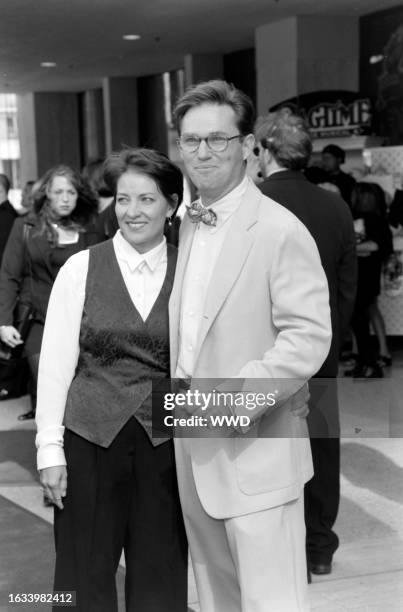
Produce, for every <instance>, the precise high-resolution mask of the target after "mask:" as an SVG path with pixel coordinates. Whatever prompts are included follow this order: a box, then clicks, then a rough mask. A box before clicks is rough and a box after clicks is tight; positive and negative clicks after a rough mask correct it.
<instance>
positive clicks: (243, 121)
mask: <svg viewBox="0 0 403 612" xmlns="http://www.w3.org/2000/svg"><path fill="white" fill-rule="evenodd" d="M202 104H218V105H220V106H230V107H231V108H232V109H233V111H234V112H235V115H236V118H237V127H238V129H239V131H240V133H241V134H242V135H243V136H246V135H247V134H252V133H253V124H254V121H255V109H254V106H253V102H252V100H251V99H250V98H249V96H247V95H246V94H245V93H244V92H243V91H241V90H240V89H237V88H236V87H235V86H234V85H232V84H231V83H227V82H226V81H222V80H220V79H216V80H212V81H205V82H203V83H198V84H197V85H192V86H191V87H189V88H188V89H187V90H186V91H185V93H184V94H183V96H182V97H181V98H180V99H179V100H178V101H177V103H176V105H175V109H174V120H175V126H176V129H177V130H178V133H179V134H180V132H181V124H182V119H183V118H184V116H185V115H186V113H187V112H188V111H190V110H191V109H192V108H196V107H197V106H201V105H202Z"/></svg>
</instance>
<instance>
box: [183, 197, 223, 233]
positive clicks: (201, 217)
mask: <svg viewBox="0 0 403 612" xmlns="http://www.w3.org/2000/svg"><path fill="white" fill-rule="evenodd" d="M186 208H187V211H188V215H189V219H190V220H191V222H192V223H199V221H201V222H202V223H205V224H206V225H211V226H212V227H215V226H216V225H217V214H216V213H215V212H214V210H211V208H206V207H205V206H203V204H202V203H201V202H199V201H198V200H196V201H195V202H192V203H191V205H190V206H186Z"/></svg>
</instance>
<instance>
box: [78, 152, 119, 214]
mask: <svg viewBox="0 0 403 612" xmlns="http://www.w3.org/2000/svg"><path fill="white" fill-rule="evenodd" d="M81 175H82V177H83V179H84V180H85V181H87V183H88V184H89V186H90V187H91V189H92V191H93V192H94V194H95V197H96V198H97V200H98V212H99V213H101V212H102V211H103V210H105V209H106V208H107V207H108V206H109V205H110V204H112V203H113V193H111V191H110V189H109V187H108V185H107V184H106V183H105V179H104V160H103V159H96V160H94V161H92V162H89V163H88V164H87V165H86V166H84V168H83V171H82V173H81Z"/></svg>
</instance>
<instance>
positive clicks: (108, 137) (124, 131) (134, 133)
mask: <svg viewBox="0 0 403 612" xmlns="http://www.w3.org/2000/svg"><path fill="white" fill-rule="evenodd" d="M102 89H103V104H104V125H105V149H106V153H107V154H108V153H110V152H111V151H116V150H119V149H121V148H122V147H123V146H124V145H127V146H131V147H136V146H138V144H139V130H138V124H139V121H138V100H137V79H136V78H135V77H112V78H105V79H103V82H102Z"/></svg>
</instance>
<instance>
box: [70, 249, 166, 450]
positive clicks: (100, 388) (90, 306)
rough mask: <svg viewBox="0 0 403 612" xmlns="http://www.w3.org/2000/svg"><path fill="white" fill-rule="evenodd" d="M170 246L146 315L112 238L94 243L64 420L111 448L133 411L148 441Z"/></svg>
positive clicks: (162, 362)
mask: <svg viewBox="0 0 403 612" xmlns="http://www.w3.org/2000/svg"><path fill="white" fill-rule="evenodd" d="M167 246H168V265H167V273H166V276H165V280H164V283H163V285H162V288H161V291H160V293H159V295H158V297H157V300H156V301H155V303H154V305H153V307H152V309H151V311H150V314H149V315H148V318H147V320H146V321H143V319H142V318H141V316H140V314H139V312H138V311H137V309H136V308H135V306H134V304H133V302H132V300H131V298H130V295H129V293H128V291H127V288H126V285H125V283H124V280H123V277H122V273H121V271H120V268H119V264H118V262H117V259H116V256H115V251H114V248H113V243H112V240H108V241H107V242H104V243H102V244H99V245H97V246H95V247H92V248H91V249H90V251H89V265H88V275H87V283H86V289H85V302H84V310H83V316H82V320H81V330H80V354H79V358H78V364H77V369H76V372H75V376H74V379H73V381H72V383H71V386H70V389H69V392H68V396H67V402H66V411H65V417H64V425H65V426H66V427H67V428H68V429H70V430H71V431H74V432H75V433H77V434H79V435H80V436H82V437H83V438H85V439H87V440H89V441H90V442H94V443H95V444H99V445H100V446H104V447H108V446H109V445H110V444H111V442H112V441H113V440H114V438H115V437H116V435H117V434H118V433H119V431H120V430H121V429H122V427H123V426H124V425H125V424H126V423H127V421H128V420H129V419H130V418H131V417H132V416H135V417H136V419H137V420H138V421H139V422H140V423H141V425H142V426H143V427H144V428H145V430H146V432H147V434H148V435H149V437H150V439H151V441H152V442H153V444H154V445H156V444H159V443H161V442H163V441H164V440H152V435H151V429H152V428H151V380H152V379H160V378H166V377H168V376H169V324H168V300H169V296H170V293H171V290H172V284H173V280H174V273H175V264H176V249H175V248H174V247H172V246H171V245H167Z"/></svg>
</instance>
